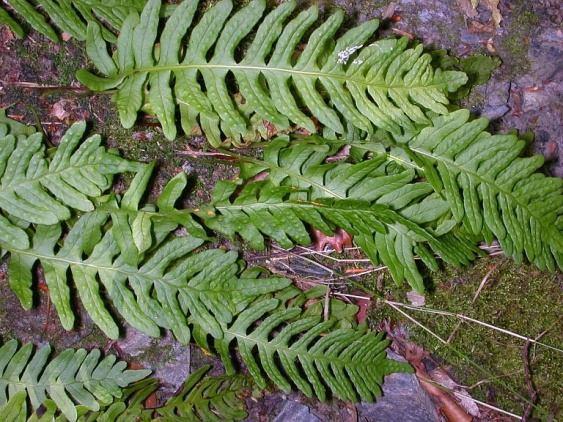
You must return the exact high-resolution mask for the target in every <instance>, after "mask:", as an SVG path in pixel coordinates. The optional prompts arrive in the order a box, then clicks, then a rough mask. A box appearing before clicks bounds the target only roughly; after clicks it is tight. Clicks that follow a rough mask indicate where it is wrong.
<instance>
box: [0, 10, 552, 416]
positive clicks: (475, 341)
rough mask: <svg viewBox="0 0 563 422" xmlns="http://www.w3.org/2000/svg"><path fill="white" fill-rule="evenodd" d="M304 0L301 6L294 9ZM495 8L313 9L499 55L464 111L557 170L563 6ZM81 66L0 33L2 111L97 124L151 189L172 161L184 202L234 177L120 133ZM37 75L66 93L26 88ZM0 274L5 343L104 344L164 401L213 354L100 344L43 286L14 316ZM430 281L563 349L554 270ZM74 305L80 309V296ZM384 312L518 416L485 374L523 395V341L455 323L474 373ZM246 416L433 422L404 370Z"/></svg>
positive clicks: (540, 376) (487, 315) (479, 269)
mask: <svg viewBox="0 0 563 422" xmlns="http://www.w3.org/2000/svg"><path fill="white" fill-rule="evenodd" d="M307 3H308V1H304V2H303V4H304V5H305V4H307ZM496 3H497V2H495V1H494V0H482V1H481V2H480V4H479V6H478V7H477V9H476V10H473V9H472V8H471V5H470V0H398V1H382V0H359V1H348V0H336V1H334V2H328V1H324V2H322V5H323V6H324V8H325V9H326V11H328V10H330V9H331V8H333V7H335V6H338V7H341V8H343V9H345V10H346V12H347V14H348V16H349V23H350V24H353V23H355V22H361V21H364V20H366V19H370V18H374V17H380V18H381V17H383V18H385V20H384V24H383V27H382V30H381V35H382V36H387V35H407V36H409V37H411V38H412V39H413V40H419V41H422V42H423V43H424V45H425V46H427V48H428V49H429V50H439V49H447V50H448V51H449V52H450V53H451V54H452V55H454V56H457V57H460V58H463V57H468V56H470V55H472V54H475V53H484V54H488V55H492V56H495V57H498V58H500V60H501V62H502V64H501V65H500V66H499V68H498V69H497V70H495V72H494V73H493V75H492V77H491V79H490V80H489V81H488V82H487V83H485V84H483V85H480V86H477V87H475V88H474V89H473V90H472V91H471V93H470V94H469V96H468V97H467V98H466V99H463V100H461V104H462V105H463V106H465V107H469V108H471V110H472V111H473V112H474V113H475V114H476V115H484V116H487V117H488V118H490V119H491V120H492V128H493V130H495V131H499V132H505V131H510V130H514V129H516V130H518V131H519V132H520V133H522V134H526V133H527V132H530V133H531V134H533V142H530V151H533V152H536V153H539V154H542V155H543V156H544V157H545V159H546V166H545V171H546V172H548V173H550V174H552V175H556V176H559V177H563V157H562V154H563V139H562V131H561V121H562V113H563V111H562V110H563V109H562V107H561V95H562V88H561V87H562V80H563V70H562V69H563V66H562V64H563V30H562V29H561V23H562V16H563V15H562V13H563V12H562V10H561V7H562V6H561V3H560V2H558V1H549V0H545V1H533V2H532V1H526V0H512V1H508V0H506V1H502V0H501V1H500V3H499V4H498V11H497V10H496V9H494V7H493V8H491V7H490V6H491V5H493V6H494V5H495V4H496ZM499 17H500V18H501V20H499ZM495 20H496V21H497V22H498V26H497V25H496V24H495ZM86 64H87V63H86V59H85V56H84V53H83V51H82V48H81V45H80V43H78V42H75V41H72V40H70V41H68V42H65V43H62V44H60V45H54V44H52V43H50V42H48V41H46V40H45V39H44V38H43V37H41V36H40V35H38V34H37V33H34V32H31V33H30V35H29V37H28V38H27V39H25V40H24V41H20V40H16V39H14V38H13V37H12V36H11V34H10V33H9V31H8V30H6V29H5V28H1V29H0V107H10V108H9V114H10V115H11V116H12V117H13V118H16V119H18V120H22V121H25V122H27V123H30V124H36V123H40V124H41V126H42V127H43V128H44V130H45V132H46V133H47V134H48V135H49V136H50V137H51V139H52V140H53V141H56V139H57V138H58V137H59V136H60V135H61V134H62V133H63V132H64V130H65V129H66V127H67V126H68V124H69V123H70V122H72V121H74V120H77V119H87V120H88V121H89V122H91V126H92V131H96V132H99V133H101V134H102V135H103V136H104V137H105V139H106V140H107V143H108V144H109V145H112V146H116V147H119V148H120V149H121V151H122V152H123V154H124V155H125V156H127V157H129V158H133V159H140V160H144V161H148V160H157V161H158V162H159V164H160V166H159V169H160V170H159V178H158V179H157V181H156V188H155V190H158V185H159V180H162V179H164V178H168V177H170V176H171V175H173V174H175V173H176V172H178V171H179V170H180V169H183V170H184V171H186V172H188V173H190V174H192V175H193V176H194V178H193V187H194V189H193V192H194V193H193V195H192V196H191V199H190V201H194V202H200V201H202V200H205V199H206V198H207V195H208V192H209V190H210V188H211V187H212V186H213V185H214V183H215V181H216V180H218V179H220V178H227V177H231V176H232V175H233V174H234V172H233V169H232V168H231V167H229V166H227V165H224V164H222V163H217V162H212V161H209V160H201V159H192V158H189V157H186V155H185V154H184V152H185V150H186V149H187V147H191V148H197V147H201V145H202V139H201V138H197V137H196V138H182V139H179V140H176V141H174V142H170V141H167V140H166V139H165V138H164V137H163V136H162V135H161V133H160V130H159V128H158V127H156V126H155V125H154V124H153V122H152V121H151V120H144V121H142V122H140V124H139V125H138V126H137V127H136V128H135V129H134V130H131V131H128V130H123V129H122V128H121V127H120V126H119V123H118V121H117V118H116V115H115V113H114V111H113V107H112V106H111V104H110V100H109V97H108V96H86V95H84V93H82V92H80V91H79V90H78V91H77V90H76V89H75V88H77V87H78V84H77V82H76V80H75V78H74V71H75V70H76V69H78V68H80V67H82V66H84V65H86ZM36 84H40V85H53V86H57V87H66V88H62V89H61V88H58V89H53V90H48V89H37V88H36V87H34V86H35V85H36ZM526 138H529V139H532V137H528V136H526ZM196 175H197V178H196V177H195V176H196ZM4 270H5V264H2V266H0V335H1V336H2V338H3V339H7V338H12V337H16V338H19V339H21V340H22V341H33V342H34V343H36V344H40V343H44V342H47V341H48V342H51V343H52V344H54V345H55V347H56V348H58V349H60V348H63V347H79V346H80V347H102V348H104V349H105V350H107V351H112V352H115V353H118V354H120V355H121V356H122V357H123V358H124V359H126V360H128V361H130V362H135V364H139V365H142V366H145V367H149V368H151V369H153V370H154V371H155V374H156V376H158V377H159V378H160V379H161V380H162V383H163V386H164V389H163V396H166V394H171V393H173V392H174V391H176V390H177V388H178V386H179V385H180V384H181V383H182V381H183V380H184V379H185V376H186V374H187V373H188V372H189V371H190V367H192V368H193V367H198V366H200V365H201V364H202V363H203V362H213V359H212V358H210V357H208V356H206V355H204V354H202V353H201V352H200V351H199V350H198V349H196V348H191V350H190V348H186V347H182V346H180V345H179V344H178V343H177V342H175V341H174V339H173V338H171V337H165V338H163V339H158V340H155V339H149V338H147V337H145V336H143V335H140V334H139V333H137V332H134V331H132V330H131V331H127V332H126V333H124V337H123V338H122V339H120V340H119V341H117V342H108V341H107V339H106V338H105V337H104V336H103V335H102V334H101V333H100V332H99V330H98V329H97V328H96V327H94V326H93V325H92V323H91V321H90V320H89V319H88V318H87V317H86V316H83V317H82V319H81V322H80V324H79V329H78V330H77V331H74V332H64V331H63V330H62V328H61V327H60V324H59V322H58V320H57V318H56V315H55V314H54V312H53V310H52V308H51V306H50V304H49V302H48V299H47V296H46V295H45V293H43V292H41V291H40V293H39V294H38V306H37V307H36V308H35V309H34V310H32V311H29V312H25V311H23V310H22V309H21V307H20V306H19V304H18V302H17V300H16V298H15V297H14V295H13V294H12V293H11V292H10V290H9V288H8V286H7V282H6V279H5V273H4ZM490 271H492V276H491V279H492V280H493V281H492V282H491V283H489V285H487V287H486V288H485V289H484V293H482V297H481V298H479V300H478V301H477V302H476V303H472V302H471V300H472V298H473V296H474V293H475V291H476V290H477V288H478V286H479V285H480V283H481V281H482V280H483V277H484V276H485V274H487V273H489V272H490ZM385 280H386V279H384V280H383V281H382V280H381V279H379V280H378V279H377V278H367V279H365V280H363V282H364V283H365V285H366V286H368V287H370V286H371V287H373V286H374V285H375V284H376V282H379V283H381V282H383V283H385ZM433 282H434V285H435V289H434V292H433V293H431V294H429V296H428V297H427V305H428V306H434V307H436V308H440V309H444V310H449V311H452V312H459V313H466V314H471V315H474V316H475V317H477V316H479V317H480V318H482V319H484V320H487V321H495V322H496V323H498V324H499V326H500V325H502V326H503V327H505V328H507V329H512V330H514V331H517V330H518V331H517V332H520V333H522V334H523V335H525V336H530V337H536V336H537V335H538V334H540V333H541V332H542V331H544V330H547V332H546V334H545V335H544V337H543V338H542V341H544V342H546V343H548V344H552V345H556V346H557V345H559V347H560V346H561V344H563V339H562V338H561V335H560V334H559V333H561V332H562V330H561V328H563V327H562V326H561V320H560V317H559V315H558V314H559V312H558V311H557V309H558V308H559V309H561V308H560V306H561V300H560V297H561V286H562V279H561V277H560V275H550V274H543V273H540V272H539V271H537V270H534V269H533V268H531V267H527V266H516V265H515V264H513V263H511V262H510V261H507V260H505V259H503V258H502V257H488V258H484V259H482V260H480V261H479V262H478V263H476V264H475V265H474V266H473V267H471V268H469V269H466V270H451V269H447V271H446V272H445V273H444V274H443V275H441V276H440V277H436V278H435V279H434V280H433ZM384 285H385V288H384V289H385V290H384V291H385V294H386V295H387V296H388V297H392V298H395V299H398V300H405V301H406V298H405V290H404V289H402V290H401V289H395V288H393V287H390V286H389V284H384ZM454 296H455V300H454V299H453V297H454ZM76 307H77V309H80V304H78V303H77V304H76ZM515 310H517V312H515ZM383 318H386V319H389V320H391V321H392V326H393V328H392V329H391V332H392V333H397V332H400V333H401V335H404V336H406V337H410V338H411V339H413V340H415V341H416V342H418V343H419V344H421V345H422V347H424V348H425V349H427V350H428V351H429V352H433V354H432V356H431V358H432V360H433V361H434V362H435V363H436V366H437V367H441V368H444V369H445V370H447V371H448V372H449V374H450V375H451V376H452V377H453V378H454V379H456V381H458V382H459V383H460V384H464V385H467V386H470V385H471V384H477V383H479V382H482V384H479V386H475V388H473V389H471V388H470V389H468V390H469V392H470V394H471V395H472V396H473V397H475V398H478V399H479V400H482V401H486V402H488V403H490V404H493V405H495V406H497V407H500V408H503V409H505V410H508V411H510V412H512V413H515V414H518V415H521V414H523V413H524V411H525V408H526V405H525V403H523V402H522V400H520V399H519V398H517V397H515V395H514V394H513V393H511V392H510V391H511V390H510V389H509V390H506V389H505V388H504V387H503V386H502V385H499V384H497V383H495V382H491V380H492V379H493V378H495V377H501V378H502V377H506V380H507V382H506V383H507V384H509V385H510V386H511V388H512V391H513V390H516V391H517V392H518V393H520V394H521V395H523V396H524V397H529V393H530V392H529V390H528V388H527V385H526V383H525V380H524V374H523V362H522V360H521V358H520V356H521V348H522V346H523V344H522V342H520V341H519V340H518V341H516V340H514V339H512V338H508V339H507V338H506V337H503V336H502V335H497V334H492V333H491V332H490V331H487V330H481V331H479V330H475V329H473V328H471V327H466V326H465V325H464V326H462V327H461V328H460V329H459V333H458V335H457V338H454V339H453V341H452V345H453V346H454V347H456V348H458V349H459V350H462V351H463V353H464V354H466V355H469V357H470V358H471V360H472V361H473V362H474V363H475V362H476V363H477V364H478V366H480V367H481V368H484V369H485V370H486V373H487V374H489V376H485V375H484V374H483V373H473V372H472V369H471V366H472V364H470V363H468V361H467V360H464V359H460V358H459V356H457V355H456V354H453V353H451V351H450V350H449V349H444V348H443V347H442V348H440V347H438V345H436V344H435V342H433V340H432V338H431V337H430V336H427V335H425V334H424V332H421V331H420V330H419V329H418V328H417V327H416V326H414V325H413V324H411V323H410V322H409V321H407V320H405V319H404V318H403V317H402V316H401V315H399V314H397V313H393V312H389V310H388V309H382V308H381V307H378V306H375V307H373V306H372V308H371V311H370V314H369V316H368V321H369V322H370V324H371V325H373V326H378V324H379V323H380V321H381V320H382V319H383ZM438 320H439V318H437V317H434V318H432V319H430V318H429V319H427V320H424V321H423V322H424V324H426V325H427V326H429V327H432V329H433V330H434V331H435V332H438V333H439V334H440V335H444V336H446V337H447V336H448V333H451V332H452V331H453V329H454V328H455V321H454V323H453V325H452V323H451V322H447V323H444V324H442V323H441V322H439V321H438ZM440 321H441V320H440ZM512 327H513V328H512ZM387 328H389V326H388V327H387ZM456 342H457V343H456ZM456 350H457V349H456ZM531 367H532V368H533V370H534V371H533V373H534V383H535V385H536V386H537V389H538V393H539V396H540V402H539V403H540V405H541V406H542V408H543V409H544V410H545V415H548V416H549V415H551V416H553V415H557V414H558V413H559V412H560V405H561V403H560V402H559V401H558V400H560V398H559V397H558V391H559V392H560V391H561V389H562V388H563V385H562V384H561V380H560V376H558V374H561V370H562V369H563V363H562V361H561V355H560V354H557V353H552V352H549V351H546V350H544V349H541V348H537V349H536V348H534V355H533V359H532V362H531ZM249 414H250V416H249V420H253V421H266V420H275V421H280V422H281V421H317V420H362V421H364V420H365V421H397V420H401V421H403V420H404V421H436V420H439V419H440V416H439V414H438V411H437V410H436V403H435V402H433V401H432V399H431V398H430V397H429V396H428V395H427V394H426V393H425V391H424V390H423V389H422V388H421V386H420V384H419V382H418V380H417V378H416V377H415V376H414V375H403V374H402V375H393V376H390V377H389V378H388V379H387V381H386V383H385V385H384V396H383V397H382V398H381V399H380V400H379V401H378V402H377V403H376V404H369V405H368V404H362V405H358V406H355V407H354V406H347V405H344V404H343V403H332V404H319V403H316V402H312V401H309V400H306V399H304V398H303V397H302V396H300V395H297V394H295V395H290V396H288V397H286V396H284V395H281V394H278V393H266V394H265V397H264V398H262V399H260V400H258V401H254V400H249ZM501 417H502V416H501V415H500V414H499V413H495V412H493V413H490V412H488V411H486V410H485V409H484V408H481V416H480V418H481V419H483V420H500V418H501Z"/></svg>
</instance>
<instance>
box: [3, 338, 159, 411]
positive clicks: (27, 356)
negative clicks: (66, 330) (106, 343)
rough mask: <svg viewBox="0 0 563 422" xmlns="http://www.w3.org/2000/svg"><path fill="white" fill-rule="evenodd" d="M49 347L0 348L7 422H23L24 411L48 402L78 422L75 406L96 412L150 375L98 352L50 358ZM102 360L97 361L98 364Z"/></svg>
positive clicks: (10, 345)
mask: <svg viewBox="0 0 563 422" xmlns="http://www.w3.org/2000/svg"><path fill="white" fill-rule="evenodd" d="M50 355H51V348H50V346H48V345H47V346H43V347H40V348H39V349H37V350H36V351H34V347H33V345H32V344H26V345H24V346H22V347H19V346H18V342H17V341H16V340H10V341H8V342H6V343H5V344H4V345H3V346H2V347H0V406H2V407H1V408H0V416H2V417H3V419H4V420H6V421H25V420H26V419H27V415H28V407H29V406H31V409H33V410H37V409H38V408H39V406H41V405H42V404H44V403H45V402H47V401H48V402H49V408H50V409H51V411H52V412H55V411H57V410H59V411H60V412H62V414H63V415H64V416H65V417H66V418H67V419H69V420H70V421H76V419H77V416H78V415H77V411H76V405H80V406H83V407H85V408H87V409H89V410H92V411H97V410H99V409H100V406H107V405H109V404H110V403H112V402H113V401H114V399H115V398H120V397H121V395H122V389H123V388H124V387H127V386H128V385H129V384H132V383H134V382H136V381H139V380H141V379H143V378H145V377H146V376H147V375H148V374H150V371H149V370H126V369H125V368H126V367H127V364H126V363H125V362H123V361H117V359H116V357H115V356H114V355H108V356H106V357H105V358H103V359H101V353H100V351H99V350H98V349H94V350H91V351H90V352H87V351H86V350H84V349H78V350H74V349H66V350H64V351H63V352H61V353H59V354H58V355H57V356H55V357H54V358H51V356H50ZM100 359H101V360H100Z"/></svg>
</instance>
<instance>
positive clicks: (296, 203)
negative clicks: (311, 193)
mask: <svg viewBox="0 0 563 422" xmlns="http://www.w3.org/2000/svg"><path fill="white" fill-rule="evenodd" d="M351 200H352V201H357V200H354V199H351ZM295 206H298V207H305V208H313V209H315V208H326V209H330V210H335V211H342V212H349V211H352V212H358V211H359V212H366V213H369V212H372V213H373V212H374V211H373V210H371V209H358V208H355V209H351V208H335V207H333V206H327V205H324V204H321V203H319V202H315V201H308V202H306V201H299V200H293V201H284V202H277V203H268V202H255V203H252V204H243V205H232V204H230V205H228V206H226V205H222V206H221V205H215V206H214V207H215V209H216V210H232V209H234V210H240V211H243V210H244V209H245V208H246V209H248V208H250V207H253V208H254V207H256V208H260V209H264V208H265V209H270V208H273V207H276V208H282V207H287V208H291V207H295ZM382 206H383V205H382ZM389 211H393V212H395V213H397V214H398V215H400V214H399V213H398V212H397V211H394V210H393V209H391V208H389ZM402 218H405V219H406V217H402ZM300 221H301V220H300ZM380 223H381V224H384V225H385V226H386V227H388V228H389V229H390V230H393V231H394V232H396V233H397V234H399V235H402V234H403V233H401V232H400V231H399V230H397V228H396V227H394V225H393V224H390V223H386V222H385V221H380ZM396 224H401V223H400V222H396ZM421 230H424V229H423V228H422V227H421ZM409 232H410V230H409ZM364 234H367V233H364ZM369 234H371V233H369Z"/></svg>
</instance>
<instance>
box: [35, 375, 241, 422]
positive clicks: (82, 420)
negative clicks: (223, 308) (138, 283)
mask: <svg viewBox="0 0 563 422" xmlns="http://www.w3.org/2000/svg"><path fill="white" fill-rule="evenodd" d="M210 369H211V365H204V366H202V367H201V368H199V369H198V370H196V371H195V372H193V373H191V374H190V375H189V376H188V378H187V379H186V381H185V382H184V385H183V386H182V389H181V390H180V391H179V392H178V393H177V394H176V395H174V396H173V397H171V398H170V399H169V400H167V401H166V403H165V404H164V405H163V406H161V407H158V408H156V409H150V408H149V409H147V408H145V406H144V403H145V400H146V399H147V397H149V396H150V395H151V394H153V393H154V392H155V391H156V390H157V389H158V382H157V381H156V379H154V378H148V379H144V380H142V381H140V382H137V383H135V384H133V385H131V386H129V387H127V388H125V389H123V394H122V397H121V399H120V400H118V401H115V402H113V403H112V404H111V405H110V406H109V407H107V408H105V409H101V410H100V411H98V412H92V411H91V410H89V409H87V408H85V407H83V406H77V412H78V415H79V417H78V421H79V422H88V421H94V420H96V421H124V422H125V421H146V422H149V421H162V422H164V421H176V420H183V421H184V420H185V421H202V422H203V421H205V422H211V421H217V422H219V421H238V420H242V419H244V418H245V417H246V416H247V413H246V410H245V409H246V405H245V402H244V398H243V395H244V394H245V393H246V392H247V391H248V390H249V388H250V385H251V380H250V378H249V377H246V376H243V375H239V374H236V375H222V376H207V373H208V372H209V370H210ZM45 405H46V407H47V409H48V410H50V409H51V408H50V405H51V403H49V401H47V402H46V403H45ZM55 410H56V408H54V409H53V412H54V411H55Z"/></svg>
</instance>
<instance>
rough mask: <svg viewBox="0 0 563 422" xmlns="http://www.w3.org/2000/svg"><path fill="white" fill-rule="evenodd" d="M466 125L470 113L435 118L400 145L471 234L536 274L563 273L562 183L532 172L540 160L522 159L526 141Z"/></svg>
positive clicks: (482, 122) (479, 123) (481, 124)
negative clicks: (486, 237) (487, 238)
mask: <svg viewBox="0 0 563 422" xmlns="http://www.w3.org/2000/svg"><path fill="white" fill-rule="evenodd" d="M469 118H470V115H469V111H467V110H459V111H456V112H454V113H452V114H450V115H449V116H442V117H436V118H434V119H433V125H432V126H430V127H428V128H425V129H423V130H422V131H421V132H420V134H419V135H417V136H415V137H414V138H412V139H411V140H410V141H408V142H405V143H404V144H403V145H404V146H405V147H407V150H409V151H411V152H412V153H413V154H414V157H415V158H417V159H418V161H419V163H420V164H421V165H422V166H423V167H424V169H425V174H426V177H427V179H428V180H429V181H430V182H431V183H432V184H433V186H434V188H435V189H436V191H437V192H440V193H441V194H442V195H443V196H444V197H445V198H446V199H447V200H448V202H449V204H450V207H451V210H452V214H453V216H454V217H455V219H456V221H458V222H461V223H462V224H463V226H464V228H465V229H466V230H467V231H468V232H470V233H474V234H481V233H487V232H490V233H492V234H493V235H494V236H495V237H496V238H497V239H498V240H499V242H500V244H501V246H502V248H503V250H504V251H505V252H506V254H507V255H510V256H512V257H513V258H514V259H515V260H516V261H517V262H521V261H522V259H523V256H524V254H525V255H526V257H527V258H528V260H529V261H530V262H532V263H534V264H535V265H537V266H538V267H539V268H540V269H549V270H552V271H553V270H554V269H555V268H556V266H559V268H560V269H562V268H563V236H562V233H561V231H562V229H563V195H562V192H563V181H562V180H561V179H558V178H553V177H546V176H545V175H543V174H541V173H538V172H537V170H538V169H539V168H540V167H541V166H542V164H543V158H542V157H540V156H534V157H530V158H521V157H519V156H520V154H521V152H522V150H523V149H524V147H525V143H524V141H521V140H518V138H517V137H516V136H514V135H490V134H489V133H487V132H485V131H484V130H485V129H486V127H487V126H488V124H489V122H488V120H486V119H476V120H473V121H469Z"/></svg>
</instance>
